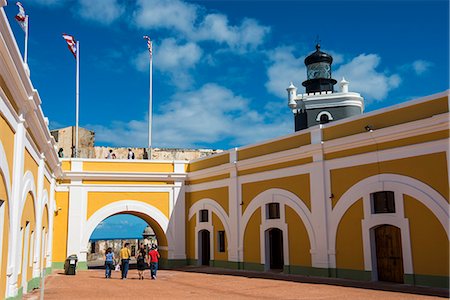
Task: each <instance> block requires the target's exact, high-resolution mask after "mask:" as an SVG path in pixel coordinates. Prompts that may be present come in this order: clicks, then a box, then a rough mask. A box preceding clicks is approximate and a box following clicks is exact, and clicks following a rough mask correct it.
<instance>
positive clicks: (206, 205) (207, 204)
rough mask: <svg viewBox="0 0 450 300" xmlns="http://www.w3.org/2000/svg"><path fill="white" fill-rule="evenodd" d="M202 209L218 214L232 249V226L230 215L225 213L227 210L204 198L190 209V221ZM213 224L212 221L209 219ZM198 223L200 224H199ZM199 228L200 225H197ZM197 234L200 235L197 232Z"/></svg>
mask: <svg viewBox="0 0 450 300" xmlns="http://www.w3.org/2000/svg"><path fill="white" fill-rule="evenodd" d="M201 209H210V210H211V211H212V212H214V213H215V214H216V216H217V217H218V218H219V220H220V222H222V224H223V227H224V229H225V235H226V237H227V245H228V247H230V245H231V244H230V238H231V236H230V234H231V230H230V224H229V222H228V214H227V213H226V212H225V210H224V209H223V208H222V206H220V204H218V203H217V202H216V201H214V200H212V199H210V198H204V199H202V200H199V201H197V202H195V203H194V205H192V206H191V208H189V214H188V221H189V220H190V219H192V217H193V216H194V215H195V214H197V213H198V212H199V211H200V210H201ZM209 220H210V222H211V224H212V220H211V218H209ZM197 223H198V222H197ZM197 226H198V224H197ZM195 234H198V233H197V232H196V233H195Z"/></svg>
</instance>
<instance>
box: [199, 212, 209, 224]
mask: <svg viewBox="0 0 450 300" xmlns="http://www.w3.org/2000/svg"><path fill="white" fill-rule="evenodd" d="M200 222H208V210H207V209H201V210H200Z"/></svg>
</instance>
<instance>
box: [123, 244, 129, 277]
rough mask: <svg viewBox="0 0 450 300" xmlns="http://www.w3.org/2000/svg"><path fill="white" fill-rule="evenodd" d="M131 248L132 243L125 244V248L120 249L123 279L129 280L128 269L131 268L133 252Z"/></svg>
mask: <svg viewBox="0 0 450 300" xmlns="http://www.w3.org/2000/svg"><path fill="white" fill-rule="evenodd" d="M129 246H130V243H125V245H124V246H123V248H122V249H120V260H121V262H122V267H121V270H122V279H127V274H128V268H129V266H130V258H131V252H130V248H128V247H129Z"/></svg>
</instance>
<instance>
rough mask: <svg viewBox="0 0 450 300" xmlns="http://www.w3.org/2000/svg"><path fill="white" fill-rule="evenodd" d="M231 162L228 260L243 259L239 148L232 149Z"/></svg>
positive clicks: (236, 260)
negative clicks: (240, 239) (238, 169)
mask: <svg viewBox="0 0 450 300" xmlns="http://www.w3.org/2000/svg"><path fill="white" fill-rule="evenodd" d="M230 164H231V165H232V166H233V167H232V168H231V171H230V181H229V185H228V210H229V212H228V220H229V225H230V235H231V236H229V237H227V241H229V244H228V260H229V261H234V262H238V261H242V255H239V253H242V251H241V252H240V251H239V248H240V247H241V248H242V246H240V245H239V228H240V222H241V205H240V204H241V197H240V192H239V181H238V174H237V148H235V149H234V150H232V151H230Z"/></svg>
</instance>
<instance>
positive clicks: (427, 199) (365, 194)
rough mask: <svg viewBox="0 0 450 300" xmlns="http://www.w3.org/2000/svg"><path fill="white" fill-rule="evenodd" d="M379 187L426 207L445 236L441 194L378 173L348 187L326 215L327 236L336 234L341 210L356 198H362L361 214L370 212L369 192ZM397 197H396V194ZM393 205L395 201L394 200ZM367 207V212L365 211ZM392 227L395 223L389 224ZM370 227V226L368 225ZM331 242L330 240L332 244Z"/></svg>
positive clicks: (446, 209)
mask: <svg viewBox="0 0 450 300" xmlns="http://www.w3.org/2000/svg"><path fill="white" fill-rule="evenodd" d="M383 190H391V191H394V192H397V193H401V194H407V195H410V196H412V197H414V198H415V199H417V200H418V201H420V202H421V203H422V204H424V205H425V206H426V207H428V209H430V210H431V211H432V212H433V214H434V215H435V216H436V218H437V219H438V220H439V222H440V223H441V225H442V226H443V227H444V230H445V232H446V233H447V236H448V235H449V232H448V219H449V205H448V202H447V201H446V200H445V199H444V197H443V196H442V195H441V194H439V193H438V192H437V191H436V190H434V189H433V188H432V187H430V186H429V185H427V184H425V183H423V182H421V181H419V180H417V179H414V178H411V177H408V176H404V175H397V174H380V175H374V176H371V177H368V178H365V179H363V180H361V181H359V182H358V183H357V184H355V185H353V186H352V187H351V188H350V189H348V190H347V191H346V192H345V193H344V194H343V195H342V197H341V199H340V200H339V201H338V202H337V204H336V206H335V207H334V209H333V210H332V212H331V215H330V236H331V237H332V238H333V237H336V230H337V227H338V225H339V222H340V220H341V219H342V217H343V215H344V214H345V212H346V211H347V210H348V208H349V207H350V206H351V205H352V204H353V203H355V202H356V201H357V200H358V199H360V198H364V201H365V202H366V203H364V204H365V205H364V206H365V208H364V215H365V217H366V216H367V214H370V205H368V207H366V206H367V205H366V204H370V203H367V202H368V201H370V197H369V196H370V194H371V193H374V192H378V191H383ZM396 198H398V197H396ZM396 204H397V202H396ZM368 209H369V211H368ZM400 209H401V210H403V203H400V207H398V210H399V211H400ZM392 225H394V226H395V224H392ZM371 227H372V226H371ZM333 244H334V243H332V245H333Z"/></svg>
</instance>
